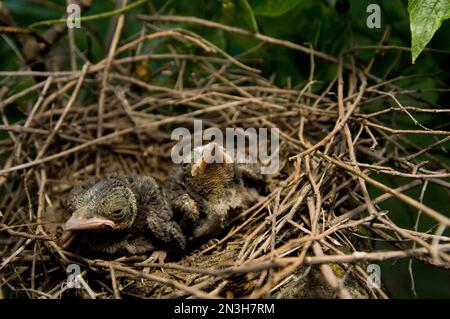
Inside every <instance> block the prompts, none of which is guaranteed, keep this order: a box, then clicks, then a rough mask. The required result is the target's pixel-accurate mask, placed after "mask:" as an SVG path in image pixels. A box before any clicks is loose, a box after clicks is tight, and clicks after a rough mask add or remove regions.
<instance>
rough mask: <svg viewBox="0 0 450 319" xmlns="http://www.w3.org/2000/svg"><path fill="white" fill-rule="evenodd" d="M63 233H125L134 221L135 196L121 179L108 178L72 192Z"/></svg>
mask: <svg viewBox="0 0 450 319" xmlns="http://www.w3.org/2000/svg"><path fill="white" fill-rule="evenodd" d="M68 206H69V209H70V210H71V211H72V216H71V217H70V219H69V220H68V221H67V222H66V224H65V229H66V230H103V231H114V230H127V229H129V228H130V227H131V226H132V225H133V223H134V220H135V219H136V214H137V203H136V196H135V194H134V193H133V191H132V190H131V189H130V187H129V183H128V181H127V180H126V179H125V178H121V177H120V176H118V175H111V176H107V177H105V178H102V179H99V180H98V181H96V182H94V183H92V182H88V183H86V184H84V185H81V186H79V187H77V188H75V189H74V190H73V191H72V193H71V194H70V197H69V200H68Z"/></svg>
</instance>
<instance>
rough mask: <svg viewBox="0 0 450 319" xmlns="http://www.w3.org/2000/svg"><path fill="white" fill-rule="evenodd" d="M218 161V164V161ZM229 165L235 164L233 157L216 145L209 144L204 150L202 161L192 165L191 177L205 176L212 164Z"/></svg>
mask: <svg viewBox="0 0 450 319" xmlns="http://www.w3.org/2000/svg"><path fill="white" fill-rule="evenodd" d="M216 159H218V162H217V161H216ZM214 163H217V164H229V163H233V160H232V159H231V157H230V156H229V155H228V154H227V153H226V152H225V149H224V148H223V147H221V146H219V145H217V144H216V143H209V144H207V145H206V146H205V147H204V148H203V150H202V157H201V159H200V160H199V161H198V162H197V163H195V164H194V165H192V168H191V175H192V176H196V175H198V174H203V173H204V172H205V170H206V168H207V167H208V165H211V164H214Z"/></svg>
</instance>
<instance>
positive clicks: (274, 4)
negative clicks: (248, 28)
mask: <svg viewBox="0 0 450 319" xmlns="http://www.w3.org/2000/svg"><path fill="white" fill-rule="evenodd" d="M300 2H302V0H249V3H250V6H251V7H252V8H253V12H254V13H255V14H258V15H262V16H272V17H274V16H280V15H282V14H285V13H286V12H288V11H289V10H291V9H293V8H294V7H295V6H297V5H298V4H299V3H300Z"/></svg>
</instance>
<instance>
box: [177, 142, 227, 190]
mask: <svg viewBox="0 0 450 319" xmlns="http://www.w3.org/2000/svg"><path fill="white" fill-rule="evenodd" d="M191 158H192V163H186V164H183V171H184V176H185V180H186V182H187V184H188V185H190V186H191V187H193V188H195V190H196V191H197V192H198V193H200V194H208V193H210V192H212V191H214V190H217V191H221V190H223V188H224V187H227V185H228V184H231V183H233V181H234V174H235V172H234V166H233V160H232V159H231V157H230V156H228V154H227V153H226V152H225V149H224V148H223V147H221V146H220V145H218V144H216V143H209V144H207V145H204V146H200V147H197V148H195V149H194V150H193V152H192V154H191Z"/></svg>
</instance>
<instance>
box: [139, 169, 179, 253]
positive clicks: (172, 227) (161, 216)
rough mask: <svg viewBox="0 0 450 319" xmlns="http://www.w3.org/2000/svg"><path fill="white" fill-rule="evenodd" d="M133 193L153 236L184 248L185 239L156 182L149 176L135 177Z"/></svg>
mask: <svg viewBox="0 0 450 319" xmlns="http://www.w3.org/2000/svg"><path fill="white" fill-rule="evenodd" d="M132 187H133V188H134V193H135V194H136V196H138V197H140V198H138V202H139V203H141V209H142V210H143V212H145V219H146V222H147V226H148V228H149V229H150V231H151V232H152V234H153V236H154V237H155V238H156V239H158V240H160V241H161V242H163V243H165V244H169V245H175V246H177V247H178V248H181V249H184V248H185V246H186V239H185V237H184V235H183V233H182V231H181V228H180V226H179V225H178V224H177V223H176V222H175V220H174V218H173V213H172V210H171V209H170V208H169V205H168V203H167V201H166V199H165V198H164V195H163V193H162V190H161V188H160V187H159V185H158V183H157V182H156V181H155V180H154V179H153V178H151V177H142V176H140V177H135V180H134V181H133V182H132Z"/></svg>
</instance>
